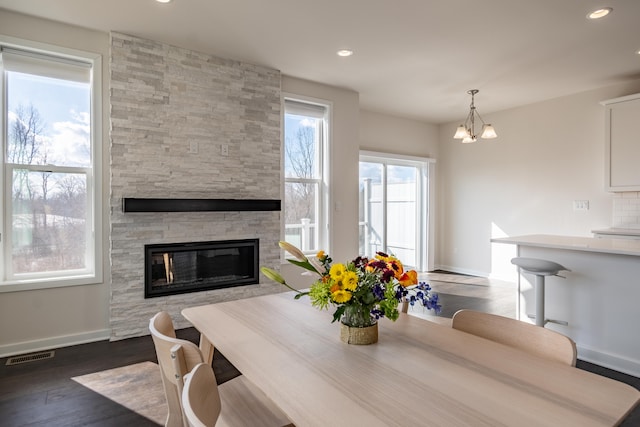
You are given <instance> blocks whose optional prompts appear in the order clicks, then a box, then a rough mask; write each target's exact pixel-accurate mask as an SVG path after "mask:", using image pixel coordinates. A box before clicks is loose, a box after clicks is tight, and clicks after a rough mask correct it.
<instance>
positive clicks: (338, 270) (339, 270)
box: [329, 264, 347, 282]
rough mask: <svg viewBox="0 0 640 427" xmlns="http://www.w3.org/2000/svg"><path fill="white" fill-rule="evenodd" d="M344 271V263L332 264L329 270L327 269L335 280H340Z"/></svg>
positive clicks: (345, 269)
mask: <svg viewBox="0 0 640 427" xmlns="http://www.w3.org/2000/svg"><path fill="white" fill-rule="evenodd" d="M345 271H347V267H345V265H344V264H333V265H332V266H331V270H329V275H330V276H331V278H332V279H333V280H335V281H336V282H340V281H341V280H342V276H343V275H344V273H345Z"/></svg>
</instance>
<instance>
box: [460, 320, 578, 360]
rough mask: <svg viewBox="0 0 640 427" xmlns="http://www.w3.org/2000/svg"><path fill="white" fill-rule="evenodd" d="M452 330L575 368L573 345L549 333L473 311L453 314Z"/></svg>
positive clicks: (562, 336) (560, 335) (554, 333)
mask: <svg viewBox="0 0 640 427" xmlns="http://www.w3.org/2000/svg"><path fill="white" fill-rule="evenodd" d="M452 327H453V328H454V329H458V330H461V331H464V332H468V333H470V334H473V335H477V336H480V337H483V338H486V339H489V340H491V341H495V342H499V343H501V344H505V345H508V346H511V347H515V348H519V349H521V350H525V351H526V352H528V353H531V354H535V355H537V356H540V357H544V358H546V359H551V360H555V361H557V362H560V363H564V364H566V365H570V366H576V355H577V353H576V344H575V342H573V340H572V339H571V338H569V337H567V336H564V335H562V334H560V333H558V332H555V331H552V330H550V329H545V328H541V327H539V326H535V325H532V324H530V323H525V322H521V321H519V320H516V319H511V318H509V317H504V316H498V315H495V314H489V313H482V312H479V311H473V310H459V311H457V312H456V313H455V314H454V315H453V323H452Z"/></svg>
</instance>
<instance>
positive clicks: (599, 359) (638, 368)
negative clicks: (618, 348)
mask: <svg viewBox="0 0 640 427" xmlns="http://www.w3.org/2000/svg"><path fill="white" fill-rule="evenodd" d="M577 348H578V359H580V360H584V361H585V362H589V363H593V364H595V365H600V366H602V367H605V368H609V369H613V370H614V371H618V372H622V373H625V374H628V375H633V376H634V377H638V378H640V360H632V359H627V358H624V357H622V356H619V355H615V354H609V353H604V352H602V351H598V350H594V349H592V348H588V347H583V346H580V345H578V346H577Z"/></svg>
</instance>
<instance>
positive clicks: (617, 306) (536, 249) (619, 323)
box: [491, 234, 640, 377]
mask: <svg viewBox="0 0 640 427" xmlns="http://www.w3.org/2000/svg"><path fill="white" fill-rule="evenodd" d="M491 241H492V242H493V243H503V244H512V245H515V246H516V254H517V256H521V257H528V258H540V259H545V260H549V261H553V262H557V263H559V264H561V265H563V266H565V267H566V268H568V269H569V270H570V271H562V272H561V273H560V276H561V277H556V276H548V277H547V278H546V287H545V288H546V289H545V293H546V295H545V311H546V317H547V318H548V319H555V320H559V321H566V322H568V325H560V324H556V323H547V325H546V327H547V328H548V329H553V330H555V331H557V332H560V333H562V334H564V335H567V336H569V337H571V338H572V339H573V340H574V341H575V342H576V345H577V347H578V358H579V359H581V360H585V361H588V362H592V363H596V364H598V365H601V366H605V367H608V368H611V369H615V370H617V371H621V372H625V373H628V374H631V375H634V376H637V377H640V339H638V331H637V326H638V325H640V310H639V309H638V301H640V239H636V240H633V239H623V238H612V237H571V236H554V235H546V234H534V235H526V236H514V237H503V238H495V239H491ZM504 261H505V262H508V261H507V260H504ZM513 268H514V269H516V266H513ZM534 283H535V276H534V275H533V274H530V273H527V272H522V271H520V274H519V276H518V292H519V298H518V318H520V319H521V320H525V321H530V320H529V319H528V317H529V316H530V315H532V314H533V313H535V306H536V303H535V286H534Z"/></svg>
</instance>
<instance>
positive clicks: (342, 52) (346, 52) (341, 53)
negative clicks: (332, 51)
mask: <svg viewBox="0 0 640 427" xmlns="http://www.w3.org/2000/svg"><path fill="white" fill-rule="evenodd" d="M336 53H337V54H338V56H351V55H353V51H352V50H350V49H340V50H339V51H337V52H336Z"/></svg>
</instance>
